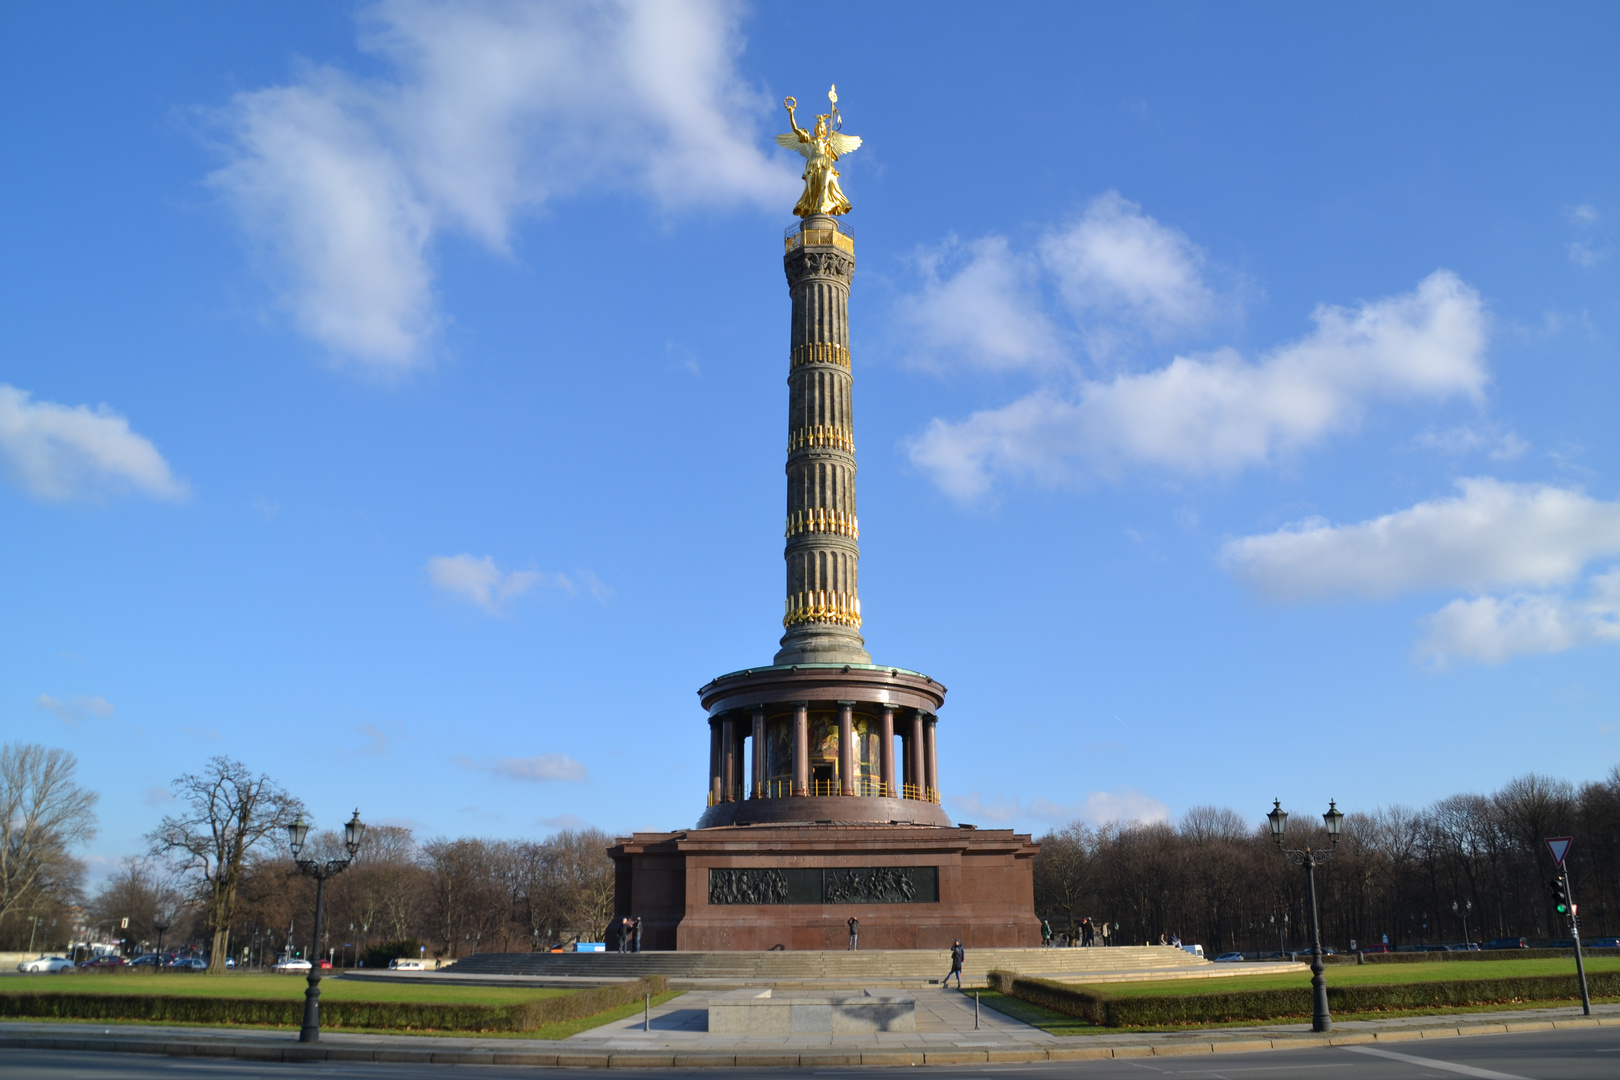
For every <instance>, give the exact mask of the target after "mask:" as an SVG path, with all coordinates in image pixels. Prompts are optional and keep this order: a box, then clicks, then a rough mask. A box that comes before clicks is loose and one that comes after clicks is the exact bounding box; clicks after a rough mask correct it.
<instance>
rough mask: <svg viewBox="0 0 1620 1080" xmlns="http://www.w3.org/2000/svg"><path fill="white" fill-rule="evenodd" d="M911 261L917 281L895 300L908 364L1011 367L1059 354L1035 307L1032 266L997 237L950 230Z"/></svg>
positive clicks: (1057, 358)
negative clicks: (972, 237) (962, 236)
mask: <svg viewBox="0 0 1620 1080" xmlns="http://www.w3.org/2000/svg"><path fill="white" fill-rule="evenodd" d="M916 262H917V267H918V269H919V271H920V272H921V274H922V279H923V280H922V287H921V289H920V291H919V292H918V293H917V294H916V295H913V296H908V297H903V298H902V299H901V300H900V301H899V302H898V303H897V304H896V306H895V317H896V318H897V319H898V321H899V324H900V326H901V327H902V329H903V330H904V332H905V335H906V339H907V344H908V348H909V349H910V350H911V359H912V361H913V362H914V363H916V364H918V365H919V366H922V367H928V368H935V369H937V368H940V367H941V366H943V364H944V362H945V361H946V360H947V359H948V360H950V361H951V362H954V363H959V364H962V365H965V366H968V367H975V368H981V369H984V370H987V371H1011V370H1016V369H1018V368H1040V367H1049V366H1052V365H1054V364H1057V363H1059V362H1061V361H1062V350H1061V348H1060V346H1059V342H1058V335H1057V330H1056V328H1055V327H1054V326H1053V325H1052V323H1051V321H1050V320H1048V319H1047V318H1046V316H1045V315H1043V314H1042V313H1041V311H1040V305H1039V297H1038V284H1037V278H1036V274H1037V270H1038V267H1037V265H1036V263H1035V262H1034V260H1032V259H1030V258H1028V257H1025V256H1021V255H1016V254H1014V253H1013V251H1012V249H1011V247H1010V246H1009V245H1008V243H1007V240H1006V239H1005V238H1004V237H1000V236H989V237H985V238H984V239H982V240H976V241H974V242H972V243H970V244H963V243H962V242H961V241H959V240H957V239H955V238H954V237H952V238H951V239H949V240H947V241H946V242H945V243H944V244H942V245H940V246H939V247H937V248H925V249H922V250H920V251H919V252H918V254H917V257H916Z"/></svg>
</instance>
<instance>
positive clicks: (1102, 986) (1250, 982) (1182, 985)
mask: <svg viewBox="0 0 1620 1080" xmlns="http://www.w3.org/2000/svg"><path fill="white" fill-rule="evenodd" d="M1586 970H1587V972H1588V973H1593V972H1598V971H1620V957H1613V956H1603V957H1590V958H1587V960H1586ZM1573 974H1575V961H1574V959H1573V958H1571V959H1565V960H1480V961H1477V962H1474V963H1469V964H1447V963H1444V962H1438V961H1437V962H1435V963H1433V964H1335V965H1333V966H1331V967H1329V968H1327V970H1326V971H1324V972H1323V975H1324V977H1325V978H1326V979H1327V984H1328V985H1329V986H1351V985H1372V986H1378V985H1382V986H1389V985H1392V984H1396V983H1416V982H1468V981H1469V980H1471V979H1504V978H1512V977H1515V976H1522V975H1573ZM1075 985H1081V984H1078V983H1077V984H1075ZM1309 985H1311V973H1310V972H1308V971H1293V972H1286V973H1283V974H1280V975H1233V976H1229V977H1227V978H1221V979H1166V980H1164V981H1163V982H1125V983H1094V984H1091V985H1086V986H1085V987H1084V988H1085V989H1086V990H1091V991H1095V992H1097V993H1101V994H1107V995H1108V996H1109V997H1115V998H1122V997H1146V996H1163V995H1166V994H1169V995H1181V994H1223V993H1233V992H1236V991H1240V990H1275V989H1286V988H1288V987H1291V986H1309Z"/></svg>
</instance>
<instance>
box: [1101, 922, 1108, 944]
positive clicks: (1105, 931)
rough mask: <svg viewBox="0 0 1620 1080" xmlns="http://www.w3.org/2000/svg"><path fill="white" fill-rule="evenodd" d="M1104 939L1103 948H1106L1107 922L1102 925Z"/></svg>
mask: <svg viewBox="0 0 1620 1080" xmlns="http://www.w3.org/2000/svg"><path fill="white" fill-rule="evenodd" d="M1102 939H1103V946H1104V947H1105V948H1106V947H1107V945H1108V924H1107V923H1106V922H1105V923H1103V924H1102Z"/></svg>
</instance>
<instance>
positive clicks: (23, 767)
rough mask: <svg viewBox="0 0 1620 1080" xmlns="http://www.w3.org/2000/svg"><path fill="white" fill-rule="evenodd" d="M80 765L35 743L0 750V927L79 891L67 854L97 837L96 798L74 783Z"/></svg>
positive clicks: (80, 873)
mask: <svg viewBox="0 0 1620 1080" xmlns="http://www.w3.org/2000/svg"><path fill="white" fill-rule="evenodd" d="M78 764H79V763H78V761H77V759H75V758H74V756H73V755H72V754H70V753H68V752H67V751H66V750H55V749H47V748H46V747H43V746H40V745H39V744H37V743H6V744H5V745H4V746H0V922H4V921H5V920H6V919H7V918H8V917H9V916H12V915H21V914H23V913H26V912H32V911H33V909H34V908H36V907H42V906H45V905H49V904H52V903H61V902H65V901H66V900H67V899H69V898H70V897H71V895H72V894H75V893H77V891H78V889H79V888H80V885H81V883H82V881H83V878H84V865H83V863H81V862H80V861H79V860H78V859H76V858H74V857H73V855H72V853H71V849H72V848H73V847H74V846H75V845H76V844H82V843H84V842H85V841H87V840H89V839H90V838H91V837H93V836H94V835H95V834H96V815H95V807H96V800H97V798H98V796H97V795H96V793H95V792H93V791H87V790H85V789H84V788H82V787H80V786H79V785H78V784H77V783H75V782H74V778H73V773H74V770H75V769H76V768H77V767H78Z"/></svg>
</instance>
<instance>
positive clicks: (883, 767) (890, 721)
mask: <svg viewBox="0 0 1620 1080" xmlns="http://www.w3.org/2000/svg"><path fill="white" fill-rule="evenodd" d="M878 772H879V774H880V775H879V777H878V779H879V780H880V781H882V783H883V794H884V795H886V796H888V797H889V798H891V799H892V798H894V797H895V795H896V794H897V792H896V791H895V789H894V706H893V705H885V706H883V734H882V735H881V736H880V737H879V741H878Z"/></svg>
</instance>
